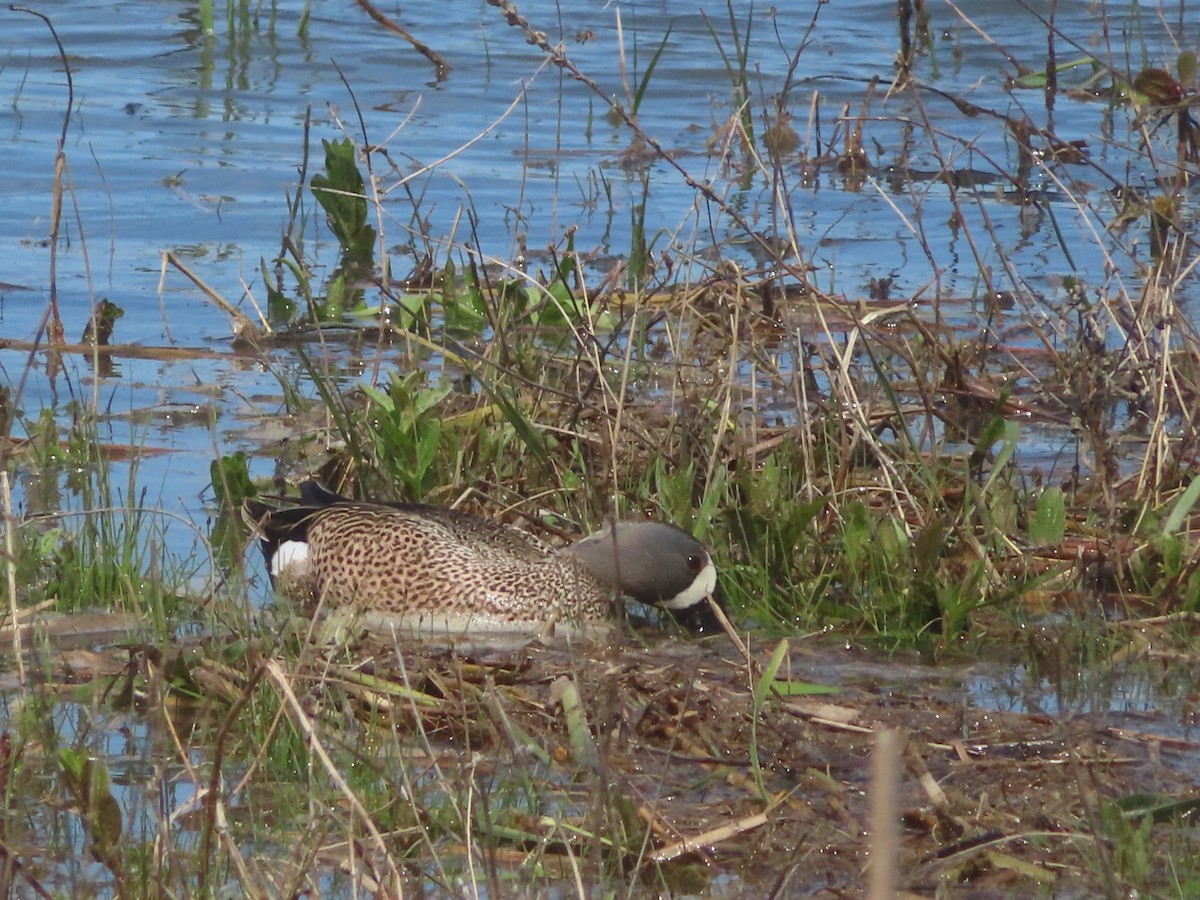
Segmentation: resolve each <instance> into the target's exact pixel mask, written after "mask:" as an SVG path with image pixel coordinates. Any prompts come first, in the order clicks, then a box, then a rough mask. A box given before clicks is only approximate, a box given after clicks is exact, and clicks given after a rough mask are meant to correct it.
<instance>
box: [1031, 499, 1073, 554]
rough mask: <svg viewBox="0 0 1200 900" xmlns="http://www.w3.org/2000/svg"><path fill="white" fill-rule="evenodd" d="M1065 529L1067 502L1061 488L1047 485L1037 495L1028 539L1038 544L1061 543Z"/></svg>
mask: <svg viewBox="0 0 1200 900" xmlns="http://www.w3.org/2000/svg"><path fill="white" fill-rule="evenodd" d="M1066 530H1067V503H1066V499H1065V498H1064V496H1063V492H1062V489H1061V488H1057V487H1048V488H1046V489H1045V490H1043V491H1042V493H1041V494H1040V495H1039V496H1038V502H1037V509H1036V511H1035V512H1034V514H1033V521H1032V522H1030V523H1029V540H1030V541H1031V542H1032V543H1034V544H1037V545H1039V546H1047V545H1054V544H1060V543H1062V539H1063V536H1064V535H1065V534H1066Z"/></svg>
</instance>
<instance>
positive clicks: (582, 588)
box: [243, 482, 718, 634]
mask: <svg viewBox="0 0 1200 900" xmlns="http://www.w3.org/2000/svg"><path fill="white" fill-rule="evenodd" d="M300 494H301V497H300V505H299V506H290V507H282V508H276V507H273V506H269V505H267V504H265V503H261V502H259V501H256V500H247V501H246V503H245V505H244V507H243V516H244V518H245V519H246V522H247V523H248V524H249V525H250V527H251V528H252V529H253V531H254V532H255V533H256V534H257V535H258V537H259V538H260V542H261V544H262V550H263V555H264V556H265V557H266V560H267V568H268V571H269V572H270V574H271V580H272V583H273V584H275V585H276V586H277V587H278V588H279V589H280V590H281V591H283V592H284V593H285V594H287V595H288V596H290V597H293V598H294V599H297V600H300V601H302V602H303V601H311V600H313V599H319V600H321V601H323V602H324V603H325V604H327V605H352V606H355V607H356V608H358V609H361V610H364V611H368V610H369V611H375V612H382V613H387V614H394V615H397V616H399V618H400V620H401V621H402V622H403V623H404V625H405V627H408V628H411V629H413V630H415V631H418V632H421V633H453V634H462V633H468V632H496V631H508V632H514V631H520V632H542V631H544V630H547V628H548V627H551V626H553V625H555V624H556V623H559V624H563V625H566V626H568V627H569V628H572V629H579V628H586V627H588V626H594V625H597V624H600V623H603V622H606V621H609V620H611V618H612V615H613V612H614V609H613V602H614V593H615V591H616V589H617V588H618V587H619V589H620V593H622V594H624V595H625V596H627V597H629V598H631V599H633V600H636V601H639V602H641V603H645V604H647V605H649V606H653V607H657V608H660V609H666V610H669V611H670V613H671V615H672V616H673V617H674V618H675V619H676V620H678V621H679V622H680V623H681V624H682V625H684V626H685V627H687V628H689V629H691V630H693V631H697V632H706V631H714V630H716V629H717V628H718V623H717V620H716V616H715V615H714V614H713V611H712V609H711V607H710V606H709V602H708V598H709V597H714V598H715V595H716V591H717V573H716V569H715V567H714V566H713V562H712V558H711V557H710V556H709V554H708V551H707V550H705V549H704V547H703V546H701V544H700V543H698V542H697V541H696V540H695V539H694V538H693V537H692V536H691V535H689V534H688V533H687V532H685V531H683V530H682V529H679V528H676V527H675V526H673V525H665V524H662V523H660V522H617V523H616V525H615V527H608V528H605V529H604V530H603V531H600V532H598V533H596V534H593V535H591V536H589V537H586V538H584V539H583V540H581V541H579V542H577V543H575V544H572V545H570V546H567V547H562V548H560V549H557V550H556V549H554V548H552V547H550V546H548V545H546V544H544V543H543V542H542V541H540V540H538V539H537V538H535V537H533V536H532V535H530V534H526V533H525V532H523V531H520V530H518V529H516V528H513V527H510V526H508V525H502V524H499V523H496V522H490V521H488V520H487V519H482V518H479V517H477V516H473V515H469V514H467V513H464V512H459V511H457V510H451V509H445V508H443V507H438V506H427V505H424V504H418V503H360V502H356V501H353V500H348V499H346V498H345V497H341V496H339V495H338V494H334V493H332V492H331V491H328V490H326V489H325V488H323V487H321V486H320V485H318V484H316V483H315V482H305V483H304V484H302V485H301V486H300Z"/></svg>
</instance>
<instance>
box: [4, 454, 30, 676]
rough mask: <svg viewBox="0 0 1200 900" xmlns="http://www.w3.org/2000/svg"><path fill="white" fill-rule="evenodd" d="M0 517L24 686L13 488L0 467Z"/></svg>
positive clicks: (15, 642)
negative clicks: (18, 613) (14, 545)
mask: <svg viewBox="0 0 1200 900" xmlns="http://www.w3.org/2000/svg"><path fill="white" fill-rule="evenodd" d="M0 518H3V520H4V580H5V586H6V587H7V589H8V616H9V619H11V621H12V625H13V629H12V642H13V646H12V649H13V658H14V659H15V660H16V661H17V680H18V681H19V682H20V685H21V687H22V688H24V687H25V659H24V656H23V653H22V649H23V648H22V646H21V625H20V621H19V620H18V619H17V557H16V552H15V550H14V548H13V515H12V490H11V486H10V485H9V481H8V470H7V469H0Z"/></svg>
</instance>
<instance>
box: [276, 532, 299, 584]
mask: <svg viewBox="0 0 1200 900" xmlns="http://www.w3.org/2000/svg"><path fill="white" fill-rule="evenodd" d="M307 574H308V542H307V541H280V543H279V546H278V547H276V548H275V555H274V556H272V557H271V577H272V578H276V579H278V578H288V579H296V578H303V577H304V576H305V575H307Z"/></svg>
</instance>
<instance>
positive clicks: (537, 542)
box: [299, 480, 554, 558]
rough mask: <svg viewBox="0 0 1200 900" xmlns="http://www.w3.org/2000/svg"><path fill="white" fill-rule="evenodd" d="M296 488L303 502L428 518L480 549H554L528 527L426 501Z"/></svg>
mask: <svg viewBox="0 0 1200 900" xmlns="http://www.w3.org/2000/svg"><path fill="white" fill-rule="evenodd" d="M299 489H300V500H301V502H302V503H303V504H306V505H309V506H314V507H326V506H338V505H341V504H350V505H357V506H361V507H384V508H386V509H390V510H395V511H396V512H397V513H399V514H400V515H403V516H405V517H407V518H409V519H410V520H411V521H415V522H428V523H431V525H432V526H433V527H435V528H444V529H445V530H446V531H447V532H448V534H449V535H450V537H451V538H452V539H453V540H455V541H458V542H460V543H462V544H464V545H466V546H468V547H474V548H477V549H478V550H479V551H480V552H483V553H488V552H491V553H506V554H510V555H512V556H514V557H516V558H529V557H530V556H531V555H532V556H543V555H545V554H548V553H553V552H554V548H553V547H551V546H550V545H549V544H547V543H546V542H545V541H543V540H541V539H540V538H537V537H534V536H533V535H532V534H530V533H529V532H527V531H522V530H521V529H519V528H514V527H513V526H512V525H506V524H505V523H503V522H494V521H492V520H491V519H485V518H483V517H482V516H476V515H473V514H472V513H468V512H463V511H462V510H457V509H449V508H448V507H445V506H434V505H432V504H429V503H406V502H396V501H358V500H352V499H350V498H349V497H344V496H342V495H341V494H337V493H334V492H333V491H331V490H329V488H327V487H325V486H324V485H323V484H321V483H320V482H318V481H313V480H309V481H304V482H301V483H300V485H299Z"/></svg>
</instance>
